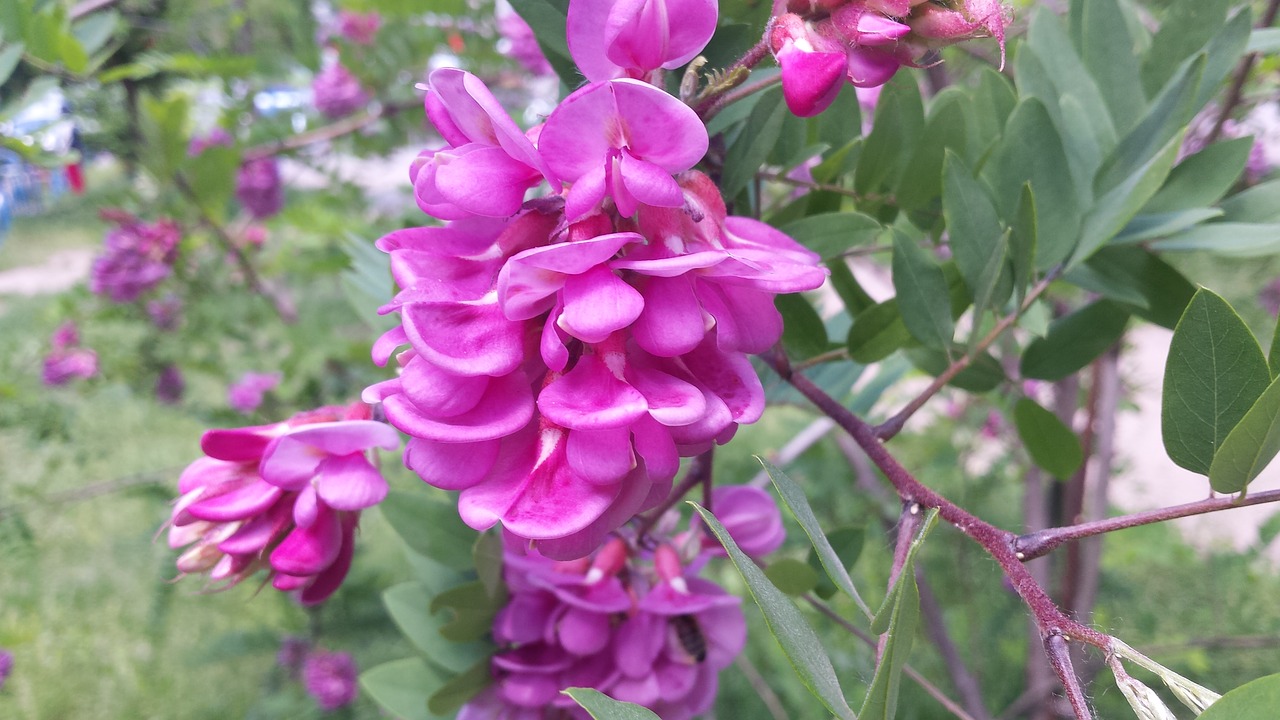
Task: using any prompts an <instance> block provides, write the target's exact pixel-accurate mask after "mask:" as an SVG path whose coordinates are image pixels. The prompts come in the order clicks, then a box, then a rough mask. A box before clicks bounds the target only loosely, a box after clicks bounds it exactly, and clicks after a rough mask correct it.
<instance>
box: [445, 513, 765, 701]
mask: <svg viewBox="0 0 1280 720" xmlns="http://www.w3.org/2000/svg"><path fill="white" fill-rule="evenodd" d="M744 493H745V494H744ZM761 499H762V500H763V502H758V501H759V500H761ZM722 500H723V501H725V502H733V503H735V504H736V505H737V511H736V512H733V513H730V514H729V515H730V516H731V517H732V520H731V521H730V523H729V525H727V526H726V527H727V528H728V529H729V531H730V533H731V534H733V535H734V537H735V539H736V540H737V541H738V542H739V543H741V544H742V546H743V547H751V548H753V549H754V550H755V551H756V552H758V553H760V554H761V555H763V554H766V553H768V552H772V551H773V550H775V549H777V547H778V546H779V545H780V544H781V543H782V540H783V537H782V535H781V534H780V533H781V528H782V522H781V516H780V514H779V512H778V508H777V506H776V505H775V504H773V502H772V499H771V498H769V496H768V495H767V494H764V493H763V492H761V491H756V490H753V489H751V488H723V489H721V488H717V490H716V495H715V496H713V501H712V502H713V505H717V506H718V505H719V503H720V502H721V501H722ZM667 524H671V523H667ZM655 535H657V537H656V538H655V537H654V536H653V535H651V536H649V537H648V538H647V540H648V541H649V542H651V543H652V542H654V541H656V544H655V545H650V546H651V547H653V548H654V549H653V550H646V549H643V546H644V545H645V544H646V543H640V542H638V541H637V539H636V538H634V537H624V536H617V537H613V538H611V539H610V540H609V541H608V542H607V543H605V544H604V546H603V547H601V548H600V549H599V550H598V551H597V552H595V553H594V554H593V555H591V556H590V557H586V558H581V559H578V560H573V561H561V562H557V561H554V560H549V559H547V558H545V557H543V556H542V555H540V554H538V553H537V552H536V551H528V550H523V549H522V544H521V543H517V542H508V543H507V547H506V550H505V552H504V556H503V561H504V569H503V576H504V578H505V581H506V584H507V588H508V591H509V592H510V593H511V599H510V601H509V602H508V604H507V605H506V606H505V607H504V608H503V609H502V610H501V611H499V613H498V615H497V616H496V617H495V619H494V627H493V636H494V640H495V641H496V642H497V644H498V645H499V647H500V648H501V650H500V651H499V653H498V654H497V655H496V656H494V658H493V662H492V666H491V671H492V673H493V677H494V684H493V685H492V686H490V687H489V688H488V689H486V690H485V691H484V692H483V693H481V694H480V695H479V696H477V697H476V698H474V699H473V700H471V702H469V703H468V704H467V705H466V706H465V707H464V708H463V709H462V711H461V712H460V713H459V714H458V718H459V720H499V719H502V718H522V719H523V720H561V719H566V720H567V719H568V718H584V719H585V718H588V717H589V716H588V715H587V714H586V712H585V711H584V710H582V708H580V707H578V706H577V705H576V704H575V703H574V702H573V701H572V700H571V699H570V698H568V697H566V696H564V695H561V694H560V693H561V691H562V690H564V689H566V688H570V687H587V688H593V689H596V690H599V691H600V692H603V693H605V694H607V695H609V696H610V697H613V698H615V699H617V700H622V701H625V702H632V703H636V704H639V705H643V706H645V707H647V708H649V709H650V710H653V711H654V712H655V713H657V714H658V716H659V717H661V718H663V720H687V719H688V718H692V717H694V716H696V715H701V714H703V713H705V712H707V711H708V710H710V709H711V706H712V704H713V702H714V700H715V696H716V688H717V684H718V677H719V673H720V671H721V670H723V669H724V668H725V667H727V666H728V665H729V664H730V663H731V662H733V659H734V658H735V657H736V656H737V655H738V653H739V652H741V651H742V647H743V645H744V643H745V641H746V630H747V628H746V622H745V621H744V619H743V615H742V610H741V608H740V603H741V600H740V599H739V598H737V597H735V596H733V595H729V594H727V593H726V592H725V591H724V590H723V589H721V588H720V587H719V586H718V585H716V584H715V583H713V582H711V581H709V580H706V579H703V578H700V577H698V574H699V572H700V570H701V569H702V568H703V567H705V565H706V563H707V561H708V559H709V558H710V557H711V556H712V555H713V554H714V553H712V552H711V551H708V550H704V549H703V537H704V533H703V531H702V529H701V528H700V527H698V526H695V527H693V528H691V529H690V530H689V531H687V532H684V533H680V534H678V535H675V536H674V537H663V534H662V533H655ZM716 547H717V548H718V547H719V545H718V544H717V545H716Z"/></svg>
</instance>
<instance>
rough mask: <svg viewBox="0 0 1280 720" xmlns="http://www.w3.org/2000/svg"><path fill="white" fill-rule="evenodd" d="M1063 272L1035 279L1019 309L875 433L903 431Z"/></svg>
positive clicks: (883, 435) (887, 436)
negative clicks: (912, 419) (932, 399)
mask: <svg viewBox="0 0 1280 720" xmlns="http://www.w3.org/2000/svg"><path fill="white" fill-rule="evenodd" d="M1061 272H1062V268H1061V266H1059V267H1057V268H1055V269H1054V270H1052V271H1050V272H1049V274H1047V275H1045V276H1044V278H1043V279H1041V280H1040V282H1038V283H1036V285H1035V287H1033V288H1031V290H1030V291H1029V292H1028V293H1027V296H1026V297H1025V298H1023V300H1022V304H1021V305H1019V306H1018V309H1017V310H1014V311H1013V312H1011V313H1009V314H1008V315H1006V316H1004V317H1003V318H1000V321H999V322H997V323H996V326H995V327H993V328H991V332H989V333H987V335H986V337H984V338H982V339H981V340H979V341H978V342H977V344H976V345H974V346H973V349H972V350H970V351H969V352H967V353H965V354H964V355H963V356H961V357H960V358H957V359H956V361H955V362H953V363H951V365H949V366H948V367H947V369H946V370H943V371H942V373H941V374H940V375H938V377H936V378H934V379H933V382H931V383H929V387H927V388H925V389H924V391H923V392H921V393H920V394H919V395H917V396H916V397H915V398H913V399H912V400H911V402H909V403H907V404H906V407H904V408H902V409H901V410H899V411H898V413H897V414H896V415H894V416H893V417H891V418H889V419H888V420H885V421H884V422H882V423H880V424H879V425H877V426H876V427H875V429H874V431H875V436H876V437H878V438H880V439H881V440H888V439H890V438H892V437H893V436H894V435H897V434H898V433H899V432H901V431H902V428H903V426H904V425H906V424H907V420H910V419H911V416H912V415H915V414H916V412H917V411H918V410H919V409H920V408H922V407H924V404H925V403H926V402H928V401H929V399H930V398H932V397H933V396H934V395H937V394H938V392H939V391H940V390H942V388H943V387H945V386H946V384H947V383H949V382H951V381H952V380H953V379H954V378H955V376H956V375H959V374H960V373H961V372H963V371H964V369H965V368H967V367H969V365H971V364H972V363H973V360H974V358H976V357H978V355H980V354H981V353H982V352H983V351H985V350H986V349H987V348H989V347H991V345H992V344H993V343H995V341H996V340H998V339H1000V336H1001V335H1003V334H1004V333H1005V331H1006V330H1008V329H1009V328H1011V327H1013V324H1014V323H1016V322H1017V321H1018V318H1020V317H1022V313H1024V312H1026V311H1027V308H1029V307H1031V303H1033V302H1035V300H1036V298H1038V297H1040V296H1041V295H1042V294H1044V291H1045V290H1048V289H1049V286H1050V285H1051V284H1053V281H1054V280H1057V279H1058V275H1059V274H1060V273H1061Z"/></svg>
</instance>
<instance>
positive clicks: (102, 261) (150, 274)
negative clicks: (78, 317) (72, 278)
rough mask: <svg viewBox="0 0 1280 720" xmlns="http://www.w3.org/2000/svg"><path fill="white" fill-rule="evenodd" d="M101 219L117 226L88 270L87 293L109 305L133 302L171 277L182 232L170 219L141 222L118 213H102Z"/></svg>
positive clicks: (126, 214)
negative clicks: (102, 298) (88, 291)
mask: <svg viewBox="0 0 1280 720" xmlns="http://www.w3.org/2000/svg"><path fill="white" fill-rule="evenodd" d="M103 218H104V219H106V220H112V221H114V222H116V223H117V225H116V227H115V228H112V229H111V230H110V231H109V232H108V233H107V236H106V238H105V239H104V240H103V246H104V248H103V253H102V254H101V255H99V256H98V257H97V258H95V259H94V261H93V266H92V268H90V270H89V290H91V291H92V292H93V293H94V294H95V295H105V296H106V297H108V298H110V299H111V301H112V302H117V303H128V302H133V301H134V300H137V299H138V298H139V297H140V296H141V295H142V294H143V293H145V292H147V291H148V290H150V289H152V288H154V287H155V286H157V285H159V284H160V283H161V282H162V281H164V279H165V278H167V277H169V275H170V274H172V272H173V263H174V261H176V260H177V259H178V242H179V241H180V240H181V239H182V230H181V229H180V228H179V227H178V225H177V223H174V222H173V221H172V220H160V221H159V222H154V223H144V222H142V221H141V220H139V219H138V218H136V217H134V216H132V215H130V214H128V213H125V212H121V211H104V212H103Z"/></svg>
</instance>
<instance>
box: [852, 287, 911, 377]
mask: <svg viewBox="0 0 1280 720" xmlns="http://www.w3.org/2000/svg"><path fill="white" fill-rule="evenodd" d="M910 340H911V333H910V332H908V331H907V326H906V324H905V323H904V322H903V321H902V313H900V312H899V311H898V301H897V299H896V298H890V299H889V300H885V301H884V302H882V303H877V304H875V305H872V306H871V307H869V308H867V309H866V310H863V311H862V312H861V313H858V316H857V317H855V318H854V319H853V327H851V328H849V338H848V341H847V345H848V348H849V357H851V358H853V359H854V360H855V361H857V362H860V363H863V364H864V365H869V364H871V363H873V362H878V361H880V360H883V359H885V358H887V357H889V356H890V355H892V354H893V352H894V351H895V350H897V349H898V348H900V347H902V346H903V345H905V344H907V343H908V342H909V341H910Z"/></svg>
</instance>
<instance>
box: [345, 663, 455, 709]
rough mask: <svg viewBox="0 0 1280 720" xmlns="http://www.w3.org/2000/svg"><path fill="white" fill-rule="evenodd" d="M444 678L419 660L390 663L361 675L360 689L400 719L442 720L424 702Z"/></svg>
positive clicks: (440, 684) (441, 683) (442, 682)
mask: <svg viewBox="0 0 1280 720" xmlns="http://www.w3.org/2000/svg"><path fill="white" fill-rule="evenodd" d="M443 684H444V679H443V678H442V677H440V675H439V674H438V673H436V672H435V671H434V670H432V669H431V668H429V667H428V666H427V664H426V663H424V662H423V661H422V660H420V659H419V658H405V659H404V660H392V661H391V662H387V663H383V664H381V665H377V666H375V667H372V668H369V669H368V670H366V671H364V672H363V673H361V674H360V687H362V688H364V691H365V692H366V693H368V695H369V696H370V697H372V698H373V700H374V702H376V703H378V704H379V705H381V706H382V707H383V708H385V709H386V711H387V712H389V713H391V714H392V715H393V716H395V717H397V718H401V719H402V720H444V718H443V717H442V716H440V715H433V714H432V713H431V712H430V711H429V710H427V700H428V698H430V697H431V694H432V693H434V692H435V691H436V690H437V689H438V688H439V687H441V686H442V685H443Z"/></svg>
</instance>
